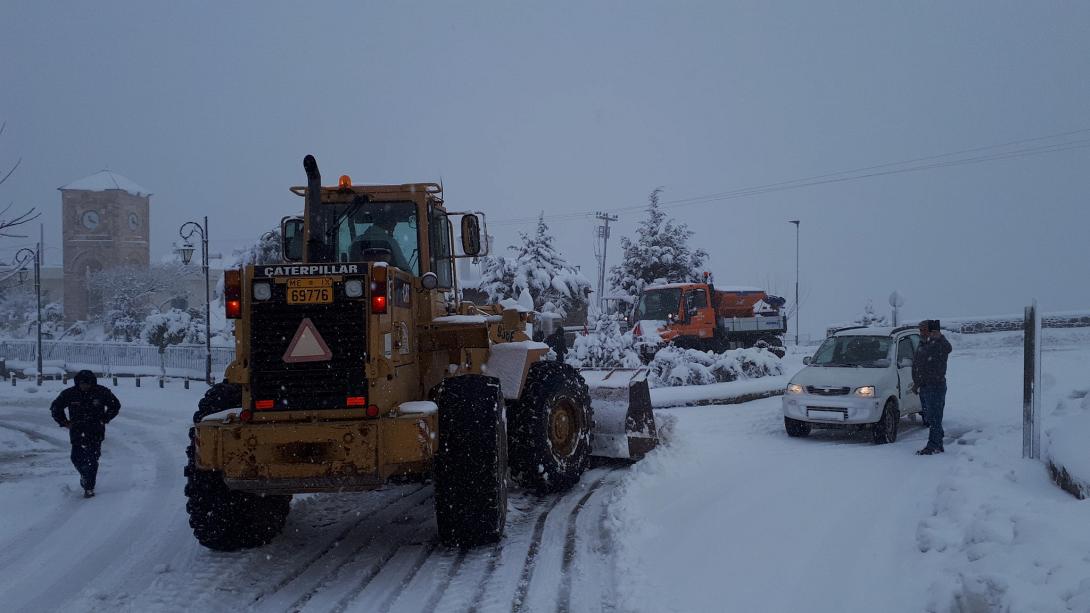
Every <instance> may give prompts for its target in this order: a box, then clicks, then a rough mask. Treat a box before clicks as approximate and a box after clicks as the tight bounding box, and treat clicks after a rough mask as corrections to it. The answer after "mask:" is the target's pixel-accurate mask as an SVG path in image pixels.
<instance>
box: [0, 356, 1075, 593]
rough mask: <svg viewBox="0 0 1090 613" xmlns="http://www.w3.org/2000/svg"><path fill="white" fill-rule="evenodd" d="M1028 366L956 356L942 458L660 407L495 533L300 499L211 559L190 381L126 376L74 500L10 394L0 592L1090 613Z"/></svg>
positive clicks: (407, 490) (71, 475) (915, 434)
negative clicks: (1032, 452)
mask: <svg viewBox="0 0 1090 613" xmlns="http://www.w3.org/2000/svg"><path fill="white" fill-rule="evenodd" d="M1085 347H1086V345H1085V344H1082V345H1070V346H1065V347H1061V348H1057V349H1056V350H1053V351H1048V352H1046V377H1045V384H1046V388H1047V390H1046V400H1047V401H1048V402H1049V403H1054V402H1055V399H1056V398H1057V397H1058V396H1059V395H1062V394H1065V393H1067V392H1068V391H1069V390H1070V389H1072V388H1073V387H1076V386H1080V385H1081V386H1083V387H1085V386H1087V385H1090V376H1088V374H1087V371H1086V364H1088V363H1090V349H1086V348H1085ZM955 351H956V352H957V345H955ZM1020 360H1021V355H1020V352H1019V351H1018V350H1016V349H1014V348H1009V347H995V348H988V347H984V348H977V349H968V348H965V349H963V350H962V351H960V352H957V353H955V356H954V357H952V358H951V370H950V380H951V392H950V397H949V401H948V413H947V426H948V427H947V435H948V439H947V445H946V447H947V450H948V452H947V453H946V454H945V455H943V456H935V457H931V458H920V457H918V456H915V455H913V451H914V450H915V449H917V448H919V447H921V446H922V445H923V443H924V440H925V436H926V434H925V431H924V430H923V429H922V428H921V427H919V426H918V425H914V424H912V423H911V422H910V421H907V420H906V421H905V422H903V424H902V431H901V436H900V439H899V440H898V442H897V443H895V444H892V445H886V446H874V445H872V444H871V443H870V442H869V436H867V435H866V434H860V435H855V436H849V435H845V434H843V433H838V432H823V431H817V432H815V434H814V435H812V436H811V437H810V438H807V439H790V438H788V437H787V436H786V434H785V433H784V431H783V425H782V421H781V413H780V408H779V399H778V398H767V399H762V400H757V401H754V402H750V403H745V404H741V405H732V406H719V407H716V406H705V407H689V408H684V409H671V410H661V411H659V412H658V415H659V418H660V425H661V426H662V427H663V429H664V431H665V432H666V437H667V438H668V439H669V443H668V444H667V445H665V446H663V447H662V448H660V450H659V451H656V452H655V453H654V454H652V455H651V456H649V457H648V458H647V459H645V460H644V461H643V462H641V463H639V464H637V465H635V466H626V465H623V464H622V465H614V464H607V465H601V466H596V467H595V468H593V469H592V470H590V471H589V472H588V473H587V474H586V475H585V477H584V478H583V480H582V482H581V483H580V485H579V487H577V488H576V489H575V490H573V491H572V492H569V493H567V494H565V495H561V496H544V497H536V496H533V495H530V494H527V493H523V492H518V491H515V492H514V493H513V495H512V498H511V503H510V511H509V516H508V525H507V532H506V536H505V538H504V540H503V541H502V542H501V543H500V544H499V545H497V546H495V547H485V548H480V549H475V550H471V551H468V552H459V551H450V550H447V549H445V548H443V547H441V546H438V545H437V543H436V538H435V537H436V534H435V525H434V516H433V511H432V505H433V499H432V489H431V487H430V485H428V484H422V483H407V484H401V485H395V486H390V487H387V488H385V489H384V490H382V491H378V492H369V493H358V494H342V495H307V496H297V497H296V498H295V501H294V502H293V506H292V513H291V515H290V516H289V519H288V523H287V527H286V529H285V532H284V534H283V535H282V536H280V537H279V538H277V539H276V540H275V541H274V542H273V543H271V544H270V545H268V546H266V547H263V548H260V549H257V550H251V551H246V552H239V553H216V552H212V551H209V550H206V549H204V548H202V547H200V546H199V545H198V544H197V543H196V541H195V540H194V539H193V537H192V534H191V533H190V530H189V527H188V524H187V518H186V514H185V510H184V508H185V504H184V497H183V495H182V485H183V479H182V474H181V467H182V464H183V458H184V445H185V443H186V431H187V428H188V419H189V415H190V413H191V411H192V407H193V406H194V404H195V401H196V399H197V397H198V395H199V393H200V392H199V390H196V389H194V390H188V391H187V390H182V389H177V388H176V389H170V388H168V389H166V390H159V389H149V388H147V387H144V388H141V389H136V388H134V387H131V386H125V385H122V386H121V387H119V388H117V394H118V396H119V397H120V398H121V400H122V402H123V403H124V407H123V409H122V413H121V416H120V417H119V418H118V420H117V421H115V422H114V424H111V427H110V430H109V432H108V435H107V439H106V441H105V445H104V449H103V460H102V470H101V472H100V477H99V489H98V493H99V495H98V496H96V497H95V498H93V499H91V500H83V499H82V498H80V497H79V491H78V488H77V487H76V482H77V480H76V476H75V472H74V470H73V469H72V468H71V465H70V464H69V462H68V443H67V437H66V436H65V435H66V432H65V431H64V430H61V429H60V428H57V427H56V425H55V424H53V422H52V421H51V420H50V418H49V416H48V411H47V410H46V407H47V405H48V402H49V400H50V399H51V398H52V396H53V395H54V394H55V393H56V392H57V391H59V389H60V386H59V384H47V385H46V387H45V389H43V390H41V391H39V392H37V393H31V392H29V391H28V389H27V388H26V387H20V388H11V387H3V388H0V411H2V412H0V509H2V511H3V518H4V522H3V525H2V526H0V601H3V602H4V603H5V610H12V611H43V610H80V611H116V610H128V611H181V610H200V611H228V610H231V611H233V610H254V611H275V612H280V611H394V612H396V611H430V610H436V611H505V612H506V611H550V612H552V611H603V610H604V611H612V610H616V611H647V612H652V611H653V612H658V611H686V612H688V611H864V610H871V611H873V610H881V611H905V612H910V611H911V612H918V611H928V610H930V611H949V610H957V609H958V607H961V608H962V609H963V610H974V609H973V606H977V607H980V608H978V609H976V610H995V609H996V608H1001V607H1003V606H1014V608H1013V609H1011V610H1020V611H1067V610H1074V611H1082V610H1090V580H1085V578H1086V577H1088V576H1090V556H1087V555H1086V553H1085V552H1086V551H1090V534H1088V533H1087V531H1086V530H1085V528H1084V526H1085V525H1086V520H1087V518H1088V516H1090V508H1088V507H1087V506H1086V504H1084V503H1080V502H1079V501H1075V500H1074V499H1073V498H1071V497H1069V496H1068V495H1067V494H1065V493H1063V492H1060V491H1059V490H1058V489H1057V488H1055V487H1054V486H1052V485H1051V484H1049V483H1048V480H1047V476H1046V475H1045V471H1044V469H1043V467H1042V466H1041V465H1040V464H1039V463H1033V462H1024V461H1022V460H1020V458H1019V452H1020V444H1021V433H1020V429H1019V426H1020V421H1019V420H1020V415H1021V412H1020V411H1021V409H1020V407H1021V396H1020V385H1021V381H1020V378H1019V376H1018V374H1019V368H1020ZM1072 526H1078V527H1076V528H1072ZM1042 569H1045V570H1042ZM1046 571H1047V572H1046ZM1084 603H1085V604H1086V607H1085V608H1080V607H1081V606H1083V604H1084ZM1015 605H1017V606H1015Z"/></svg>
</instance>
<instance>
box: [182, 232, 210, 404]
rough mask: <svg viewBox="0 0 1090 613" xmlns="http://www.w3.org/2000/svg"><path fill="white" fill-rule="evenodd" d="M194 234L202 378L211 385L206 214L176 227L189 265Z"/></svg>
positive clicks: (184, 256) (184, 259) (183, 253)
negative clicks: (200, 275) (200, 280)
mask: <svg viewBox="0 0 1090 613" xmlns="http://www.w3.org/2000/svg"><path fill="white" fill-rule="evenodd" d="M194 234H199V235H200V237H201V270H202V271H203V272H204V351H205V356H204V380H205V382H206V383H208V385H212V308H211V303H212V290H211V288H210V282H209V279H208V216H207V215H206V216H205V218H204V224H203V225H201V224H199V223H197V222H195V221H187V222H185V223H184V224H182V226H181V227H180V228H178V235H179V236H181V237H182V240H184V241H185V245H183V246H182V247H181V249H179V251H180V252H181V254H182V263H183V264H186V265H187V266H188V265H189V262H190V260H192V259H193V244H192V243H190V242H189V238H190V237H191V236H193V235H194Z"/></svg>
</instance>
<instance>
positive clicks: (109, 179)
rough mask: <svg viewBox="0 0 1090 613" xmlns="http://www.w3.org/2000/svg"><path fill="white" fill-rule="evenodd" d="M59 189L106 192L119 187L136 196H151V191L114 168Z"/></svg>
mask: <svg viewBox="0 0 1090 613" xmlns="http://www.w3.org/2000/svg"><path fill="white" fill-rule="evenodd" d="M57 189H59V190H62V191H63V190H81V191H87V192H104V191H107V190H111V189H118V190H121V191H123V192H128V193H130V194H132V195H134V196H145V197H147V196H150V195H151V192H149V191H148V190H146V189H144V188H143V187H140V186H139V185H137V184H136V183H133V182H132V180H130V179H128V178H126V177H123V176H121V175H119V174H117V173H116V172H114V171H112V170H103V171H100V172H96V173H95V174H93V175H91V176H88V177H84V178H82V179H79V180H76V181H72V182H71V183H69V184H68V185H62V186H60V187H58V188H57Z"/></svg>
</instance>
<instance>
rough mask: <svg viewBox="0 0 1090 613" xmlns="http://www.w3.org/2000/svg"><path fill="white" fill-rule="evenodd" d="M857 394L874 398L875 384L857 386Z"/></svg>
mask: <svg viewBox="0 0 1090 613" xmlns="http://www.w3.org/2000/svg"><path fill="white" fill-rule="evenodd" d="M855 395H856V396H860V397H862V398H874V386H873V385H864V386H863V387H857V388H855Z"/></svg>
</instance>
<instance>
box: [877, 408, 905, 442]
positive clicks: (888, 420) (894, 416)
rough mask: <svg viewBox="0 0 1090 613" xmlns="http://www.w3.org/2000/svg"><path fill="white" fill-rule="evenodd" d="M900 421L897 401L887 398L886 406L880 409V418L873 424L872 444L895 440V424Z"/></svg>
mask: <svg viewBox="0 0 1090 613" xmlns="http://www.w3.org/2000/svg"><path fill="white" fill-rule="evenodd" d="M900 421H901V413H900V411H898V410H897V403H895V402H893V401H892V400H887V401H886V408H885V409H883V410H882V419H880V420H878V423H876V424H874V444H875V445H885V444H886V443H895V442H897V426H898V424H899V422H900Z"/></svg>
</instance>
